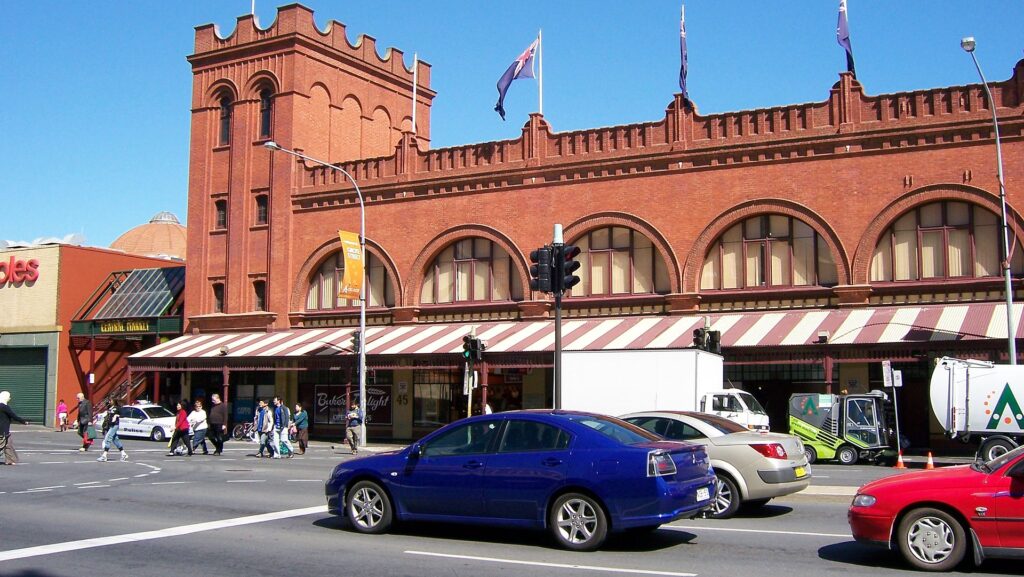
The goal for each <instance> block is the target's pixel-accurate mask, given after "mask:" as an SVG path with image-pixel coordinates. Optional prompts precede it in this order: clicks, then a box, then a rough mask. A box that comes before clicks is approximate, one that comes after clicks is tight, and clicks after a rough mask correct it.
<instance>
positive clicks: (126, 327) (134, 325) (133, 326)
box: [100, 321, 149, 333]
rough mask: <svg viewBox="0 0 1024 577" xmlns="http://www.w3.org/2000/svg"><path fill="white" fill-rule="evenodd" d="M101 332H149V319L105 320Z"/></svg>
mask: <svg viewBox="0 0 1024 577" xmlns="http://www.w3.org/2000/svg"><path fill="white" fill-rule="evenodd" d="M100 332H101V333H148V332H149V322H148V321H103V322H101V323H100Z"/></svg>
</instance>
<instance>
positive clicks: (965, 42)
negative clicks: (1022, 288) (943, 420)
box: [960, 36, 1017, 365]
mask: <svg viewBox="0 0 1024 577" xmlns="http://www.w3.org/2000/svg"><path fill="white" fill-rule="evenodd" d="M975 45H976V44H975V42H974V37H973V36H968V37H966V38H963V39H961V40H960V47H961V48H963V49H964V51H965V52H967V53H968V54H970V55H971V60H973V61H974V67H975V68H976V69H977V70H978V77H979V78H981V85H982V86H983V87H984V88H985V98H987V99H988V107H989V108H990V109H991V110H992V130H993V131H994V132H995V137H996V178H997V179H998V180H999V204H1000V206H1001V208H1002V212H1003V215H1002V216H1003V278H1004V279H1005V281H1006V341H1007V343H1009V344H1008V351H1009V355H1010V364H1011V365H1016V364H1017V331H1016V328H1017V327H1016V326H1015V323H1014V322H1013V282H1012V278H1011V275H1010V222H1009V220H1008V219H1007V218H1006V216H1007V215H1006V186H1005V184H1004V182H1005V181H1004V180H1003V148H1002V145H1001V144H1000V139H999V117H998V116H996V103H995V100H993V99H992V91H991V90H990V89H989V87H988V81H987V80H985V75H984V74H983V73H982V72H981V64H979V63H978V57H977V56H975V55H974V48H975Z"/></svg>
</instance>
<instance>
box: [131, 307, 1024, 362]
mask: <svg viewBox="0 0 1024 577" xmlns="http://www.w3.org/2000/svg"><path fill="white" fill-rule="evenodd" d="M1022 312H1024V305H1020V304H1016V305H1014V323H1015V326H1016V330H1015V334H1016V337H1017V338H1021V337H1022V336H1024V335H1022V334H1021V329H1022V327H1021V323H1020V320H1021V314H1022ZM705 316H707V317H710V320H711V329H712V330H717V331H721V333H722V346H723V347H736V348H739V349H743V348H749V347H777V346H801V345H810V344H816V343H818V342H819V340H818V335H819V333H822V332H828V334H829V339H828V343H829V344H832V345H866V344H886V343H893V344H894V343H929V342H934V343H944V342H951V341H980V340H985V339H1005V338H1006V334H1007V332H1006V305H1005V304H998V303H975V304H954V305H924V306H898V307H876V308H860V309H842V310H801V311H771V312H743V313H713V314H708V315H685V316H658V317H624V318H597V319H568V320H565V321H563V323H562V348H563V350H568V351H580V350H587V351H593V350H625V349H675V348H686V347H689V346H691V345H692V344H693V330H694V329H696V328H698V327H700V326H703V323H704V317H705ZM354 330H355V329H354V328H332V329H295V330H288V331H277V332H271V333H206V334H198V335H185V336H182V337H179V338H177V339H174V340H172V341H168V342H166V343H162V344H160V345H157V346H155V347H153V348H150V349H147V350H145V351H142V352H139V353H136V354H134V355H132V356H131V358H132V359H147V360H156V359H167V360H174V359H198V358H205V357H223V358H228V359H231V358H266V359H273V358H285V359H287V358H296V357H314V358H316V357H330V356H336V355H349V354H352V351H351V349H350V347H351V339H352V333H353V331H354ZM471 331H472V332H475V333H476V336H477V337H479V338H481V339H483V340H484V341H486V343H487V351H488V352H491V353H523V352H544V351H553V350H554V343H555V336H554V323H553V322H552V321H550V320H545V321H518V322H517V321H505V322H502V321H498V322H481V323H455V324H429V325H403V326H389V327H370V328H368V329H367V330H366V336H365V338H364V339H363V342H364V343H365V346H366V354H368V355H422V354H444V353H460V352H461V351H462V337H464V336H466V335H468V334H470V332H471Z"/></svg>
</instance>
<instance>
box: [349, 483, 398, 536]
mask: <svg viewBox="0 0 1024 577" xmlns="http://www.w3.org/2000/svg"><path fill="white" fill-rule="evenodd" d="M345 516H346V517H348V522H349V523H351V524H352V528H353V529H355V530H356V531H359V532H360V533H370V534H376V533H383V532H384V531H387V530H388V527H390V526H391V499H389V498H388V495H387V493H385V492H384V489H381V488H380V485H378V484H377V483H374V482H373V481H359V482H358V483H356V484H355V485H353V486H352V489H350V490H349V492H348V502H347V503H346V504H345Z"/></svg>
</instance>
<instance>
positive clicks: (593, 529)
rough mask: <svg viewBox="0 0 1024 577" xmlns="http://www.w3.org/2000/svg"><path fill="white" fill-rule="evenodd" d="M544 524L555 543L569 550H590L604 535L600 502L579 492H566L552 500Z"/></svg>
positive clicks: (604, 519)
mask: <svg viewBox="0 0 1024 577" xmlns="http://www.w3.org/2000/svg"><path fill="white" fill-rule="evenodd" d="M548 526H549V527H550V528H551V533H552V534H553V535H554V537H555V540H556V541H558V544H559V545H561V546H562V547H565V548H566V549H572V550H573V551H593V550H595V549H597V548H598V547H600V546H601V545H602V544H603V543H604V540H605V537H607V535H608V520H607V519H606V518H605V515H604V510H603V509H602V508H601V505H600V504H599V503H597V501H595V500H594V499H592V498H591V497H588V496H587V495H583V494H580V493H566V494H565V495H562V496H561V497H559V498H558V499H557V500H555V504H554V505H553V506H552V507H551V515H550V518H549V519H548Z"/></svg>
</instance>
